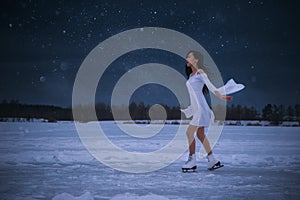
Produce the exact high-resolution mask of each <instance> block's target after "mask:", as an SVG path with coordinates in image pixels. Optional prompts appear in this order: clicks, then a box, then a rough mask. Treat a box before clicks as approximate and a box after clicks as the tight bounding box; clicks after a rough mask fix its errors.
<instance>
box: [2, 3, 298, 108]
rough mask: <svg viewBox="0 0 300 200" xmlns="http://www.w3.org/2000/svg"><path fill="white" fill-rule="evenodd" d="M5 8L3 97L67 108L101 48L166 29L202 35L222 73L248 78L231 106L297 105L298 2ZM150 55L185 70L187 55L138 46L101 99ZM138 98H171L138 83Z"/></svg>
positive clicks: (113, 71)
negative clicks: (83, 70) (141, 30)
mask: <svg viewBox="0 0 300 200" xmlns="http://www.w3.org/2000/svg"><path fill="white" fill-rule="evenodd" d="M295 2H296V1H295ZM0 11H1V15H0V26H1V32H0V34H1V37H0V44H1V46H0V52H1V53H0V70H1V71H0V100H1V99H8V100H10V99H17V100H19V101H21V102H23V103H31V104H51V105H58V106H64V107H67V106H71V95H72V87H73V82H74V79H75V76H76V73H77V70H78V68H79V66H80V64H81V62H82V61H83V60H84V58H85V57H86V56H87V55H88V53H89V52H90V51H91V50H92V49H93V48H94V47H95V46H97V45H98V44H99V43H100V42H102V41H103V40H105V39H107V38H108V37H110V36H113V35H115V34H117V33H120V32H122V31H125V30H128V29H132V28H138V27H165V28H169V29H174V30H176V31H179V32H182V33H184V34H186V35H188V36H190V37H192V38H193V39H195V40H196V41H197V42H199V43H200V44H201V45H202V46H203V47H204V48H205V49H206V50H207V51H208V53H209V54H210V56H211V57H212V58H213V60H214V61H215V63H216V64H217V66H218V68H219V70H220V71H221V74H222V77H223V80H228V79H229V78H231V77H234V78H235V79H236V80H237V81H238V82H242V83H244V84H245V85H246V89H245V90H244V91H242V92H240V93H238V94H235V95H234V100H235V101H234V102H233V103H235V104H242V105H248V106H255V107H258V108H261V107H262V106H264V105H265V104H267V103H272V104H284V105H294V104H296V103H299V102H300V95H299V92H300V79H299V74H300V68H299V64H300V59H299V56H298V54H299V52H300V49H299V44H300V43H299V35H300V33H299V32H300V31H299V28H298V26H299V25H298V24H299V16H298V14H299V11H300V9H299V7H298V6H297V3H294V1H264V0H262V1H238V0H236V1H179V0H177V1H169V0H167V1H161V2H160V3H159V4H158V3H156V2H154V1H126V0H123V1H121V0H120V1H109V0H106V1H50V0H49V1H43V0H40V1H13V0H4V1H1V2H0ZM148 62H157V63H163V64H166V65H169V66H171V67H173V68H174V69H177V70H178V71H180V72H181V73H183V74H184V67H183V66H184V60H182V59H180V58H178V57H177V56H175V55H171V54H167V53H164V52H161V51H157V50H139V51H136V52H132V53H129V54H127V55H124V56H122V57H120V58H119V59H118V60H116V61H115V62H114V63H113V64H112V65H111V66H110V68H109V70H108V71H107V73H106V77H105V78H104V79H103V80H101V81H100V84H99V91H101V92H98V93H97V97H96V98H97V100H99V101H105V102H109V101H110V99H109V96H110V94H111V92H112V88H113V86H114V84H115V83H116V81H117V80H118V78H120V76H121V75H122V74H124V73H125V72H126V71H128V70H129V69H131V68H133V67H135V66H138V65H140V64H144V63H148ZM100 86H101V87H100ZM145 91H146V92H145ZM100 94H101V95H100ZM132 99H133V100H137V101H140V100H141V101H145V102H147V101H148V102H149V103H155V102H157V103H160V102H161V103H167V102H172V101H175V97H174V96H172V94H171V93H170V92H168V91H167V90H166V89H164V88H162V87H159V86H156V85H149V86H145V87H143V88H141V89H139V90H138V91H136V93H135V94H134V96H133V97H132ZM170 99H171V100H172V101H170Z"/></svg>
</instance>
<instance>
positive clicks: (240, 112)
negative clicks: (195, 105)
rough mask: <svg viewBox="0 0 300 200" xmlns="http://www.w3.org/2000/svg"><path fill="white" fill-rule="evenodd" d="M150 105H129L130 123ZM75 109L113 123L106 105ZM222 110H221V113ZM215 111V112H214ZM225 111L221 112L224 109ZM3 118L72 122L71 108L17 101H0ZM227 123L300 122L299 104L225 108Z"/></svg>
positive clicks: (175, 109) (174, 109) (174, 110)
mask: <svg viewBox="0 0 300 200" xmlns="http://www.w3.org/2000/svg"><path fill="white" fill-rule="evenodd" d="M162 106H163V107H164V109H165V112H166V115H167V119H169V120H173V119H180V118H181V116H182V113H181V112H180V107H179V106H168V105H162ZM150 108H151V105H145V104H144V103H143V102H142V103H139V104H136V103H134V102H133V103H131V104H130V105H129V114H130V117H131V119H133V120H149V119H150V117H149V113H148V112H149V109H150ZM74 109H79V111H80V112H79V113H80V115H79V116H78V118H79V119H76V120H79V121H90V120H94V119H92V117H91V112H92V111H93V110H94V109H95V110H96V115H97V119H98V120H113V119H116V118H115V116H113V114H112V109H111V107H110V106H109V105H106V104H104V103H98V104H96V105H95V106H82V105H80V106H77V107H75V108H74ZM222 109H225V108H222V107H221V108H220V109H219V110H222ZM126 110H128V108H127V107H126V106H115V107H114V111H116V112H117V113H118V114H120V113H121V114H122V113H125V111H126ZM214 110H215V109H214ZM223 111H224V110H223ZM6 118H25V119H27V121H30V119H33V118H42V119H46V120H48V121H59V120H66V121H71V120H73V115H72V108H61V107H58V106H48V105H28V104H22V103H20V102H18V101H16V100H12V101H9V102H8V101H6V100H4V101H2V102H1V103H0V121H5V119H6ZM117 119H118V120H128V117H126V116H125V115H124V116H122V115H118V118H117ZM226 119H227V120H266V121H271V122H274V124H277V123H280V122H282V121H300V104H296V105H294V106H287V107H286V106H283V105H272V104H267V105H266V106H264V108H263V109H262V110H261V111H260V112H259V111H258V110H257V109H256V108H254V107H247V106H241V105H230V106H227V111H226Z"/></svg>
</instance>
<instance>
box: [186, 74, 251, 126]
mask: <svg viewBox="0 0 300 200" xmlns="http://www.w3.org/2000/svg"><path fill="white" fill-rule="evenodd" d="M204 84H205V85H206V86H207V88H208V89H209V90H210V91H211V92H212V93H214V94H215V91H216V90H217V91H219V92H220V93H221V94H222V95H226V94H231V93H235V92H238V91H240V90H242V89H243V88H244V87H245V86H244V85H243V84H236V83H235V82H234V80H233V79H230V80H229V81H228V82H227V83H226V84H225V85H224V86H223V87H221V88H218V89H217V88H216V87H215V86H214V85H213V84H212V83H211V82H210V81H209V79H208V77H207V75H206V74H205V73H201V74H200V73H196V74H195V75H192V76H190V78H189V79H188V81H187V82H186V86H187V89H188V92H189V95H190V101H191V105H190V106H189V107H188V108H187V109H183V110H181V111H182V112H183V113H184V114H185V115H186V117H188V118H189V117H191V116H193V118H192V120H191V121H190V124H191V125H194V126H197V127H202V126H203V127H208V126H209V125H210V124H211V123H212V122H213V121H214V119H215V117H214V113H213V112H212V110H211V109H210V107H209V106H208V104H207V101H206V99H205V97H204V95H203V93H202V88H203V86H204Z"/></svg>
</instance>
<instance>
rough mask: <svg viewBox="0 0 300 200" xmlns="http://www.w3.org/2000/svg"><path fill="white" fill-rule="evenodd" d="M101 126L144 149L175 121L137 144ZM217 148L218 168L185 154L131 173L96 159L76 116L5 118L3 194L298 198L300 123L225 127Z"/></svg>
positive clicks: (0, 150)
mask: <svg viewBox="0 0 300 200" xmlns="http://www.w3.org/2000/svg"><path fill="white" fill-rule="evenodd" d="M101 126H102V127H103V129H104V130H106V131H108V132H109V133H110V134H109V138H110V139H111V141H112V142H114V143H115V144H116V145H118V146H120V147H121V148H124V149H126V150H128V151H141V152H145V151H154V150H157V149H159V148H161V147H162V146H163V145H165V144H166V143H167V142H168V141H169V140H170V139H171V138H172V137H173V135H174V132H176V130H177V127H178V125H166V126H165V128H164V129H163V130H162V132H161V133H160V134H158V135H156V136H154V137H153V138H149V139H147V141H146V140H143V141H141V143H139V141H137V139H132V138H131V137H129V136H128V135H124V134H122V132H121V131H120V130H119V129H118V128H117V127H116V126H115V124H114V123H113V122H101ZM182 134H185V133H182ZM197 151H199V145H198V149H197ZM214 151H215V154H216V155H217V157H218V158H220V159H221V161H222V162H223V163H224V165H225V167H223V168H221V169H218V170H216V171H208V170H206V160H204V159H199V158H198V170H197V172H196V173H182V172H181V165H182V164H183V163H184V161H185V159H186V154H185V155H183V156H182V157H181V158H180V159H178V160H177V161H176V162H174V163H172V164H170V165H169V166H168V167H166V168H163V169H160V170H158V171H154V172H150V173H142V174H131V173H125V172H120V171H117V170H114V169H111V168H109V167H107V166H105V165H103V164H102V163H100V162H99V161H98V160H96V159H94V158H93V157H92V156H91V155H90V154H89V152H88V151H87V150H86V149H85V147H84V146H83V144H82V143H81V140H80V138H79V136H78V134H77V132H76V129H75V126H74V124H73V123H71V122H58V123H42V122H36V123H0V158H1V159H0V181H1V186H0V192H1V198H0V199H9V200H13V199H20V200H21V199H22V200H24V199H54V200H62V199H63V200H68V199H114V200H117V199H121V200H126V199H143V200H148V199H150V200H156V199H158V200H165V199H300V128H299V127H245V126H242V127H241V126H239V127H237V126H225V127H224V130H223V133H222V135H221V137H220V140H219V141H218V144H217V145H216V146H215V148H214Z"/></svg>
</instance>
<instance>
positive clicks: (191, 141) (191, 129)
mask: <svg viewBox="0 0 300 200" xmlns="http://www.w3.org/2000/svg"><path fill="white" fill-rule="evenodd" d="M196 130H197V126H193V125H189V126H188V128H187V130H186V136H187V139H188V143H189V151H190V156H191V155H193V154H195V152H196V143H195V137H194V133H195V132H196Z"/></svg>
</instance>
